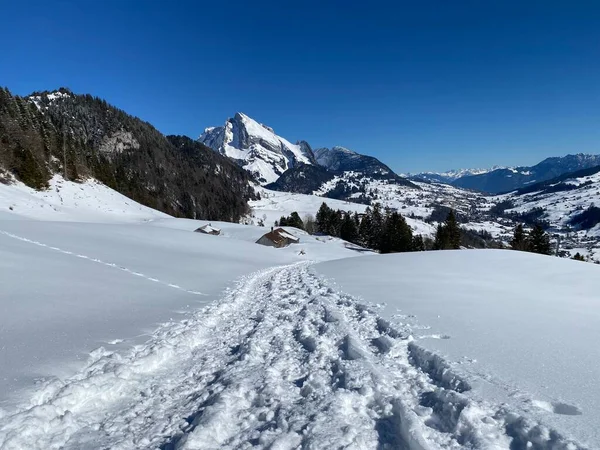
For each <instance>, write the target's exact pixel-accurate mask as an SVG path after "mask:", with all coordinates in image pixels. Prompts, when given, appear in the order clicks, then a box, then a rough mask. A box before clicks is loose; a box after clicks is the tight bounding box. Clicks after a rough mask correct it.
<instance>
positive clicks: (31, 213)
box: [0, 175, 169, 222]
mask: <svg viewBox="0 0 600 450" xmlns="http://www.w3.org/2000/svg"><path fill="white" fill-rule="evenodd" d="M49 185H50V187H49V188H48V189H45V190H41V191H38V190H35V189H32V188H30V187H28V186H25V185H24V184H23V183H21V182H18V181H13V182H12V183H11V184H2V183H0V219H5V218H13V219H16V218H31V219H39V220H58V221H78V222H98V221H114V220H119V221H131V220H134V221H135V220H141V219H151V218H160V217H169V216H167V215H166V214H164V213H161V212H159V211H156V210H154V209H151V208H148V207H146V206H143V205H140V204H139V203H137V202H135V201H133V200H131V199H129V198H127V197H125V196H124V195H121V194H119V193H118V192H116V191H114V190H112V189H110V188H108V187H107V186H105V185H103V184H102V183H99V182H97V181H96V180H94V179H88V180H85V181H84V182H82V183H75V182H72V181H65V180H64V179H63V178H62V177H61V176H60V175H54V177H52V179H51V180H50V182H49Z"/></svg>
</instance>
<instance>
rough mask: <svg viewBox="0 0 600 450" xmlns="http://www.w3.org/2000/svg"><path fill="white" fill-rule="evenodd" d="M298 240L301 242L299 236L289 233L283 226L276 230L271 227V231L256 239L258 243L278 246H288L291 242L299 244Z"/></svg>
mask: <svg viewBox="0 0 600 450" xmlns="http://www.w3.org/2000/svg"><path fill="white" fill-rule="evenodd" d="M298 242H300V239H299V238H297V237H296V236H294V235H293V234H290V233H288V232H287V231H285V230H284V229H283V228H277V229H275V230H274V229H273V228H271V231H269V232H268V233H267V234H265V235H263V236H262V237H261V238H260V239H259V240H258V241H256V243H257V244H260V245H266V246H268V247H276V248H281V247H287V246H288V245H290V244H297V243H298Z"/></svg>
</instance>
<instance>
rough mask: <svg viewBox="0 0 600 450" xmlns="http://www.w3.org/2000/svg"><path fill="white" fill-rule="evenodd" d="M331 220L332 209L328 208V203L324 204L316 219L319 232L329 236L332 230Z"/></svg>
mask: <svg viewBox="0 0 600 450" xmlns="http://www.w3.org/2000/svg"><path fill="white" fill-rule="evenodd" d="M330 220H331V208H330V207H329V206H327V203H325V202H323V203H322V204H321V207H320V208H319V211H317V215H316V217H315V226H316V228H317V232H319V233H323V234H327V233H328V231H329V228H330V226H329V223H330Z"/></svg>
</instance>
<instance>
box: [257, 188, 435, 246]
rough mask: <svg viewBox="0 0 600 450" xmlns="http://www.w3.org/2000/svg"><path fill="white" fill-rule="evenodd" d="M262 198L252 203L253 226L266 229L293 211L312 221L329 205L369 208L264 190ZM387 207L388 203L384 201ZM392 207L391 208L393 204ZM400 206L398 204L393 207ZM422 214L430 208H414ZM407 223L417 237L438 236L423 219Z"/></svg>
mask: <svg viewBox="0 0 600 450" xmlns="http://www.w3.org/2000/svg"><path fill="white" fill-rule="evenodd" d="M258 192H259V194H260V196H261V199H260V200H254V201H251V202H250V206H251V207H252V215H251V220H252V222H253V223H259V222H263V223H264V225H265V226H267V227H270V226H272V225H273V224H274V223H275V221H276V220H277V221H278V220H279V219H280V218H281V217H282V216H289V215H290V214H291V213H292V212H297V213H298V214H299V215H300V218H302V219H304V218H305V217H307V216H311V217H312V218H313V219H314V217H315V215H316V213H317V211H318V210H319V208H320V206H321V205H322V204H323V203H327V205H328V206H329V207H330V208H333V209H336V210H337V209H339V210H342V211H350V212H357V213H359V214H362V213H364V212H365V210H366V209H367V205H364V204H361V203H355V202H350V201H344V200H336V199H332V198H326V197H321V196H319V195H308V194H294V193H290V192H279V191H270V190H268V189H264V188H263V189H261V190H260V191H258ZM384 205H386V206H388V203H386V202H384ZM389 205H390V206H391V207H394V206H392V203H391V202H390V203H389ZM394 205H397V204H394ZM413 211H420V212H425V213H426V212H427V211H429V210H428V209H423V210H421V209H419V210H417V209H414V210H413V209H411V210H410V212H413ZM410 212H408V211H406V210H405V211H403V214H410ZM405 219H406V222H407V223H408V224H409V225H410V227H411V228H412V230H413V232H414V233H415V234H421V235H423V236H428V237H431V236H433V234H434V233H435V226H434V225H432V224H429V223H426V222H425V221H423V220H422V218H415V217H410V216H406V217H405Z"/></svg>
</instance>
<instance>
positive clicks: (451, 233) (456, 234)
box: [444, 210, 460, 249]
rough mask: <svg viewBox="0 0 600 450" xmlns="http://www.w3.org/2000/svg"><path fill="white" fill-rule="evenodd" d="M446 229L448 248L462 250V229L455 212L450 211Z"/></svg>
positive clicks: (445, 225) (445, 224)
mask: <svg viewBox="0 0 600 450" xmlns="http://www.w3.org/2000/svg"><path fill="white" fill-rule="evenodd" d="M444 228H446V236H447V239H448V248H450V249H459V248H460V227H459V226H458V222H457V221H456V215H455V214H454V211H453V210H450V212H449V213H448V217H447V218H446V222H445V223H444Z"/></svg>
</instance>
